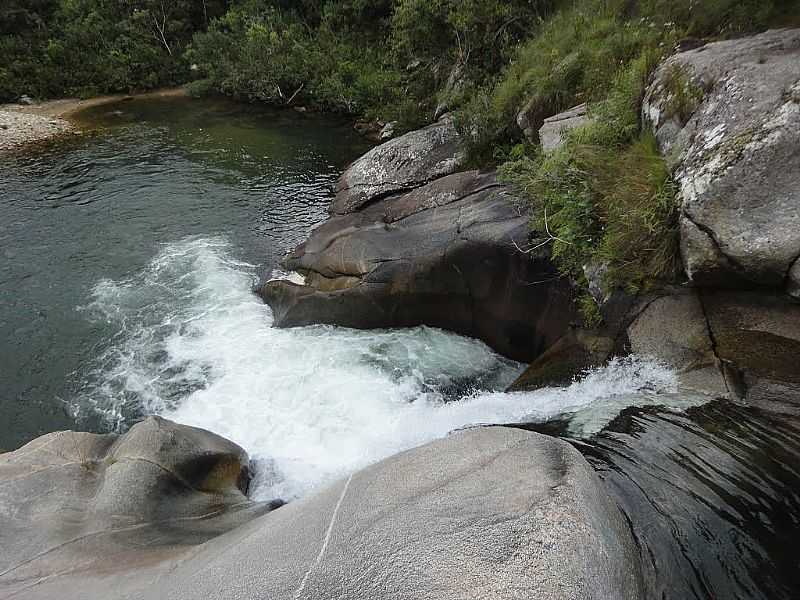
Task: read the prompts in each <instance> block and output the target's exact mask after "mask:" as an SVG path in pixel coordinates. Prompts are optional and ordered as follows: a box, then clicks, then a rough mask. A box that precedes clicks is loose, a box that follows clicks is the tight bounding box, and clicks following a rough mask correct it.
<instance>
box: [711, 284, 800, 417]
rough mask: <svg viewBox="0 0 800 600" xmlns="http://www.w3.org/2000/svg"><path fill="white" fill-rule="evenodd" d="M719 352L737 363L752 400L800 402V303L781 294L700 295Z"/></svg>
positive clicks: (746, 393)
mask: <svg viewBox="0 0 800 600" xmlns="http://www.w3.org/2000/svg"><path fill="white" fill-rule="evenodd" d="M702 298H703V304H704V306H705V310H706V313H707V315H708V322H709V324H710V326H711V331H712V334H713V337H714V341H715V351H716V353H717V355H718V356H719V357H720V359H722V360H723V361H725V362H726V363H728V364H731V365H733V366H734V367H735V369H736V371H737V372H738V373H739V377H740V378H741V382H740V385H741V389H742V392H743V395H744V396H745V397H746V398H747V400H748V401H750V402H752V403H754V404H760V405H764V406H766V407H767V408H775V407H778V408H781V409H783V408H785V407H786V406H787V405H794V408H792V410H793V411H796V410H797V409H798V407H800V367H798V362H797V359H798V356H800V304H798V303H797V302H793V301H792V300H790V299H788V298H787V297H786V296H782V295H780V294H765V293H759V292H752V291H751V292H744V291H736V292H733V291H731V292H725V291H715V292H706V293H704V294H703V295H702Z"/></svg>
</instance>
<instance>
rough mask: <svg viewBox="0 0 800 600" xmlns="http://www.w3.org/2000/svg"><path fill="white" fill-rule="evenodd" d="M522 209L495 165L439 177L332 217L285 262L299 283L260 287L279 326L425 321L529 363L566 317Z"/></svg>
mask: <svg viewBox="0 0 800 600" xmlns="http://www.w3.org/2000/svg"><path fill="white" fill-rule="evenodd" d="M529 235H530V234H529V218H528V216H527V214H526V212H525V211H524V210H523V209H522V208H521V207H520V206H519V203H518V202H517V201H516V199H515V198H514V197H513V196H512V195H511V194H510V192H509V191H508V190H507V189H506V188H505V187H504V186H503V185H501V184H499V183H498V182H497V180H496V177H495V176H494V174H492V173H480V172H478V171H469V172H463V173H457V174H453V175H450V176H447V177H443V178H440V179H437V180H436V181H433V182H432V183H429V184H427V185H424V186H422V187H420V188H417V189H415V190H413V191H411V192H408V193H406V194H403V195H395V196H391V197H389V198H385V199H382V200H378V201H376V202H373V203H372V204H370V205H369V206H367V207H365V208H363V209H362V210H360V211H357V212H352V213H349V214H345V215H335V216H333V217H331V218H330V219H329V220H328V221H326V222H325V223H324V224H323V225H322V226H320V227H319V228H318V229H317V230H315V231H314V232H313V233H312V234H311V237H310V238H309V239H308V241H306V242H305V243H304V244H302V245H300V246H299V247H298V248H297V249H296V250H295V251H294V252H292V253H291V254H289V256H288V257H287V258H286V259H285V260H284V263H283V264H284V266H285V267H286V268H287V269H289V270H292V271H298V272H301V273H303V274H304V275H305V285H297V284H295V283H291V282H289V281H284V280H278V281H271V282H268V283H267V284H266V285H265V286H263V288H262V289H261V295H262V297H263V298H264V299H265V300H266V302H268V303H269V304H270V306H271V307H272V309H273V312H274V316H275V323H276V325H278V326H283V327H292V326H300V325H308V324H312V323H328V324H337V325H343V326H348V327H356V328H382V327H406V326H414V325H420V324H425V325H430V326H435V327H441V328H444V329H448V330H451V331H455V332H457V333H461V334H464V335H469V336H472V337H477V338H480V339H482V340H484V341H485V342H486V343H487V344H489V345H490V346H491V347H492V348H494V349H495V350H497V351H499V352H500V353H502V354H505V355H507V356H510V357H512V358H517V359H520V360H531V359H533V358H535V357H536V356H538V355H539V354H540V353H541V352H543V351H544V349H546V348H547V347H548V346H549V345H551V344H552V343H553V342H555V341H556V340H557V339H558V338H559V337H561V335H562V334H563V333H564V328H565V324H566V323H569V321H570V320H571V318H572V317H573V313H572V306H571V302H570V293H571V292H570V288H569V284H568V283H567V282H566V281H565V280H563V279H561V278H559V277H558V275H557V273H556V271H555V269H554V267H553V266H552V264H551V263H550V261H549V258H548V256H547V253H546V251H545V252H542V253H541V254H526V253H524V252H522V250H521V248H524V247H527V246H528V237H529Z"/></svg>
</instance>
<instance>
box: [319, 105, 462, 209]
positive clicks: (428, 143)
mask: <svg viewBox="0 0 800 600" xmlns="http://www.w3.org/2000/svg"><path fill="white" fill-rule="evenodd" d="M464 158H465V155H464V153H463V152H462V150H461V148H460V144H459V135H458V132H457V131H456V128H455V126H454V125H453V120H452V119H451V118H448V117H445V118H443V119H441V120H440V121H438V122H436V123H434V124H433V125H430V126H428V127H426V128H424V129H419V130H416V131H411V132H409V133H406V134H405V135H402V136H400V137H398V138H395V139H393V140H391V141H389V142H386V143H385V144H382V145H380V146H377V147H375V148H373V149H372V150H370V151H369V152H367V153H366V154H365V155H364V156H362V157H361V158H359V159H358V160H356V161H355V162H354V163H353V164H352V165H350V167H349V168H348V169H347V171H345V173H344V174H343V175H342V177H341V178H340V179H339V183H338V185H337V190H336V199H335V200H334V202H333V205H332V206H331V212H332V213H335V214H346V213H350V212H354V211H357V210H359V209H360V208H362V207H364V206H366V205H367V204H369V203H370V202H373V201H375V200H379V199H381V198H385V197H386V196H388V195H391V194H396V193H398V192H404V191H408V190H411V189H414V188H416V187H419V186H421V185H424V184H426V183H428V182H429V181H433V180H434V179H438V178H439V177H444V176H445V175H450V174H451V173H454V172H455V171H457V170H458V168H459V167H460V166H462V164H463V162H464Z"/></svg>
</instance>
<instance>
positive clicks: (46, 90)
mask: <svg viewBox="0 0 800 600" xmlns="http://www.w3.org/2000/svg"><path fill="white" fill-rule="evenodd" d="M226 8H227V4H226V3H225V1H224V0H205V1H204V2H200V3H197V2H194V1H192V0H170V1H167V0H163V1H162V0H6V2H4V3H3V4H2V8H0V57H2V59H0V101H3V100H13V99H15V98H16V97H18V96H20V95H22V94H28V95H33V96H39V97H50V96H58V95H66V94H79V95H89V94H97V93H104V92H119V91H132V90H136V89H147V88H153V87H158V86H165V85H172V84H175V83H178V82H183V81H185V80H186V79H187V78H188V75H189V68H188V64H187V63H186V60H185V57H184V55H183V54H184V50H185V48H186V45H187V43H188V42H189V40H190V39H191V36H192V33H193V32H194V31H195V30H197V29H200V28H203V27H205V24H206V23H207V22H208V21H210V20H211V19H213V18H215V17H216V16H219V15H221V14H223V13H224V11H225V10H226Z"/></svg>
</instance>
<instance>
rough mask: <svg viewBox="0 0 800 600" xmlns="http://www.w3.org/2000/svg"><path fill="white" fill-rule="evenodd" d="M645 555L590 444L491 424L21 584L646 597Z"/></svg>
mask: <svg viewBox="0 0 800 600" xmlns="http://www.w3.org/2000/svg"><path fill="white" fill-rule="evenodd" d="M638 561H639V554H638V551H637V549H636V546H635V543H634V541H633V539H632V537H631V533H630V529H629V528H628V526H627V523H626V521H625V519H624V517H623V515H622V513H621V512H620V510H619V508H618V507H617V505H616V504H615V503H614V502H613V501H612V499H611V498H610V497H609V495H608V494H607V492H606V490H605V488H604V487H603V484H602V483H601V482H600V480H599V478H598V477H597V475H596V474H595V472H594V470H593V469H592V468H591V467H590V466H589V464H588V463H587V462H586V461H585V459H584V458H583V457H582V456H581V455H580V453H579V452H577V451H576V450H575V449H574V448H573V447H572V446H570V445H569V444H567V443H566V442H563V441H559V440H556V439H554V438H549V437H546V436H542V435H540V434H536V433H532V432H527V431H523V430H519V429H510V428H503V427H489V428H478V429H470V430H464V431H459V432H457V433H454V434H452V435H450V436H449V437H448V438H445V439H442V440H439V441H436V442H433V443H431V444H428V445H426V446H423V447H421V448H417V449H414V450H410V451H408V452H405V453H403V454H399V455H397V456H394V457H392V458H389V459H387V460H384V461H383V462H381V463H378V464H376V465H374V466H372V467H369V468H367V469H364V470H363V471H360V472H358V473H356V474H354V475H353V476H351V477H349V478H347V479H345V480H343V481H340V482H339V483H336V484H334V485H333V486H331V487H328V488H326V489H324V490H322V491H321V492H319V493H317V494H315V495H313V496H311V497H308V498H306V499H303V500H300V501H297V502H293V503H291V504H289V505H287V506H284V507H282V508H280V509H278V510H276V511H273V512H271V513H269V514H268V515H264V516H262V517H259V518H257V519H255V520H253V521H252V522H250V523H248V524H246V525H243V526H242V527H240V528H238V529H236V530H234V531H231V532H229V533H227V534H224V535H222V536H220V537H218V538H216V539H214V540H211V541H209V542H207V543H206V544H204V545H203V546H200V547H197V548H195V549H193V550H191V551H189V552H188V553H186V554H184V555H183V556H181V557H180V558H177V559H172V560H168V561H165V562H164V563H162V564H160V565H156V566H153V567H144V568H141V569H139V570H137V571H136V572H134V573H127V574H126V573H125V572H122V573H120V574H117V575H116V576H113V577H112V575H111V574H109V573H98V572H89V573H85V574H84V575H83V577H81V578H78V577H75V576H74V575H69V574H68V575H65V576H56V577H55V578H54V579H51V580H45V581H43V582H41V584H40V585H39V586H37V587H36V588H32V589H31V590H30V591H29V592H26V593H24V594H22V595H20V596H19V597H20V598H24V599H26V600H31V599H33V598H54V597H58V598H60V599H64V600H70V599H74V598H81V599H82V600H93V599H95V598H97V599H100V598H102V599H103V600H115V599H118V598H136V599H137V600H149V599H153V600H155V599H158V600H189V599H191V600H195V599H197V598H213V599H214V600H244V599H247V600H260V599H263V600H292V599H296V600H311V599H314V600H327V599H331V600H333V599H337V600H338V599H342V600H359V599H365V600H367V599H369V600H374V599H378V598H379V599H381V600H422V599H426V600H472V599H474V600H492V599H530V598H536V599H537V600H609V599H612V598H613V599H614V600H639V599H640V598H641V597H642V596H641V586H642V582H641V571H640V564H639V562H638ZM123 571H124V569H123ZM104 586H105V587H104ZM48 594H50V595H48Z"/></svg>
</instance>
